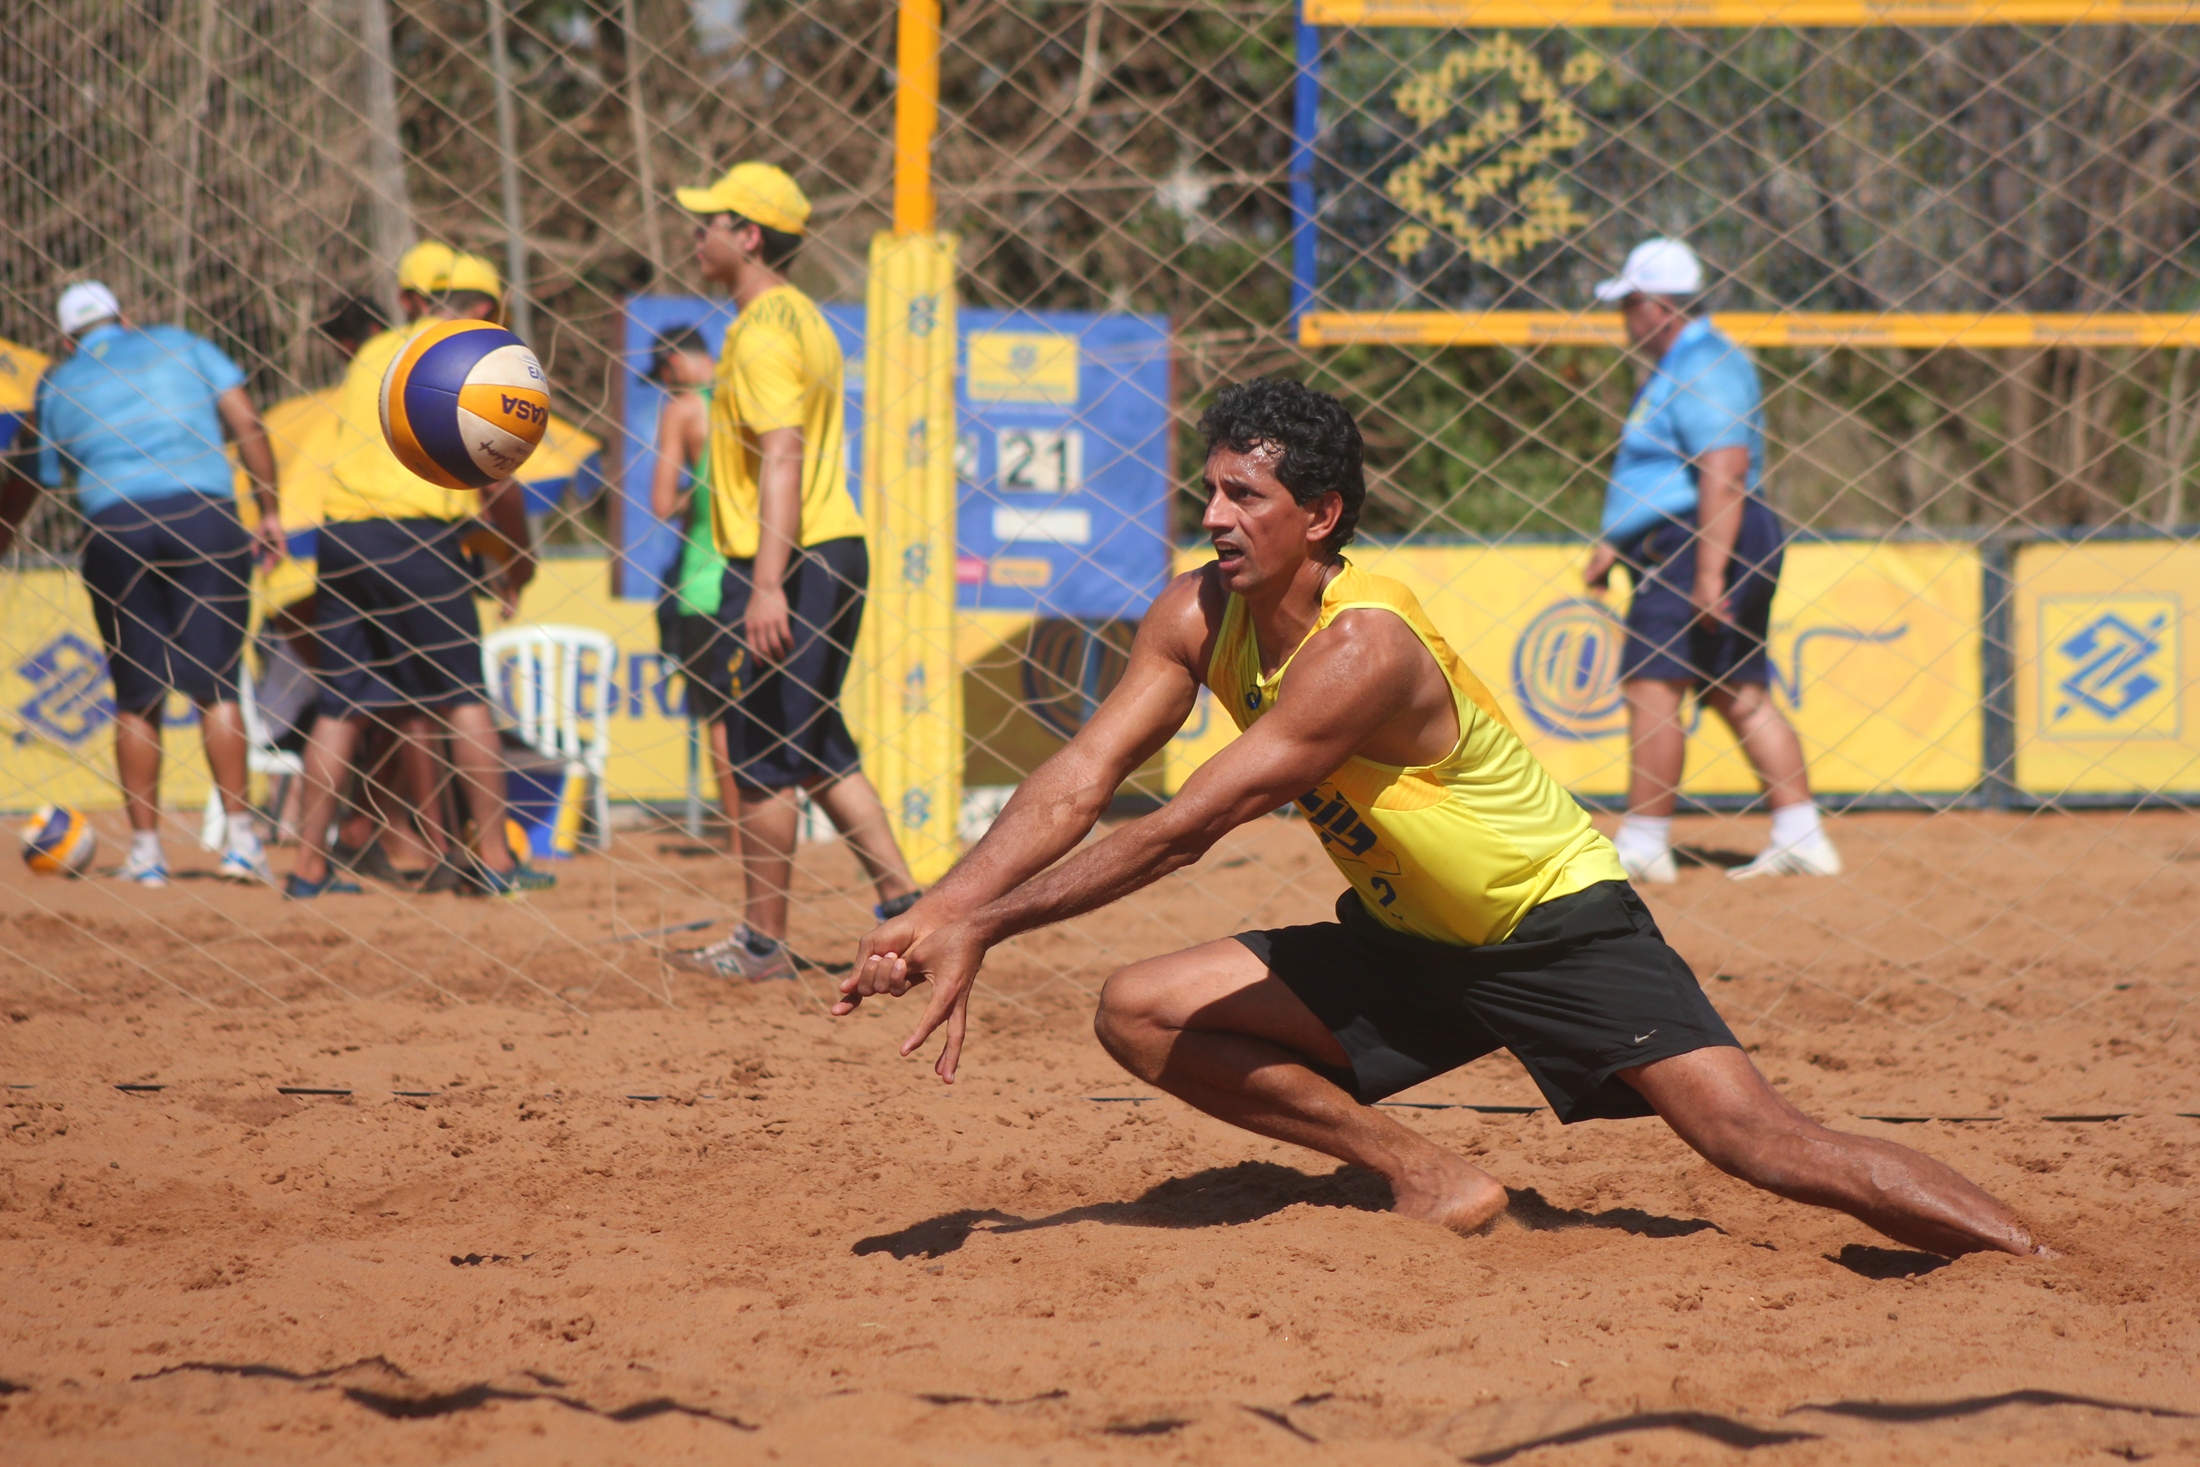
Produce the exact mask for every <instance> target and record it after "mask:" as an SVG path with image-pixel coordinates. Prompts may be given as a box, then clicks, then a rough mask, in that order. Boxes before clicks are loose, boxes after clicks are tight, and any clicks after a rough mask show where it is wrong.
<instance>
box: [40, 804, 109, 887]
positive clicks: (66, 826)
mask: <svg viewBox="0 0 2200 1467" xmlns="http://www.w3.org/2000/svg"><path fill="white" fill-rule="evenodd" d="M98 850H99V832H97V831H95V830H93V829H92V822H91V821H89V820H87V819H85V818H84V812H83V811H81V810H71V809H67V808H66V807H64V806H61V805H47V806H44V807H43V808H41V809H40V810H39V812H38V813H37V814H36V815H33V816H32V817H31V818H30V819H29V820H27V821H25V822H24V824H23V864H24V865H26V866H28V867H30V868H31V869H32V870H33V871H37V872H40V873H41V874H44V875H51V876H81V875H83V874H84V871H85V869H86V868H87V867H89V866H90V865H91V864H92V857H93V856H94V855H95V854H96V853H97V852H98Z"/></svg>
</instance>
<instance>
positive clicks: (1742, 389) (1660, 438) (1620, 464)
mask: <svg viewBox="0 0 2200 1467" xmlns="http://www.w3.org/2000/svg"><path fill="white" fill-rule="evenodd" d="M1742 446H1746V447H1747V448H1748V449H1749V485H1748V488H1749V492H1750V493H1751V494H1755V493H1757V492H1758V490H1759V486H1760V485H1761V484H1762V483H1763V480H1764V471H1765V414H1764V400H1763V395H1762V394H1761V393H1760V392H1759V391H1758V389H1757V368H1756V366H1755V365H1754V364H1752V363H1751V361H1750V360H1749V353H1748V352H1745V351H1743V350H1742V349H1741V348H1740V347H1738V346H1736V345H1735V344H1734V343H1733V342H1732V341H1731V340H1729V339H1728V338H1727V337H1725V336H1723V335H1721V334H1720V333H1719V330H1718V328H1716V327H1714V326H1713V325H1712V324H1711V322H1710V321H1708V320H1705V319H1701V318H1699V319H1697V320H1694V321H1691V322H1689V323H1688V324H1687V325H1686V326H1684V327H1682V328H1681V333H1680V335H1678V336H1676V337H1674V338H1673V344H1672V345H1671V346H1669V347H1667V348H1666V349H1665V356H1664V357H1663V358H1662V359H1660V361H1659V362H1658V364H1657V366H1656V367H1655V368H1653V369H1652V371H1651V373H1650V380H1649V381H1648V382H1645V383H1644V384H1643V386H1642V391H1641V392H1639V393H1637V394H1636V395H1635V405H1634V408H1633V409H1632V410H1631V411H1629V413H1628V414H1627V426H1626V428H1625V429H1624V430H1623V431H1622V432H1621V433H1620V438H1619V457H1618V458H1617V459H1616V460H1615V461H1614V462H1613V464H1612V482H1611V483H1610V484H1609V485H1607V486H1606V487H1605V490H1604V520H1603V524H1602V525H1601V526H1600V528H1599V529H1598V531H1597V535H1598V538H1599V539H1603V540H1607V541H1610V542H1611V543H1612V544H1615V545H1619V544H1624V543H1625V542H1626V541H1628V540H1630V539H1632V538H1633V537H1635V536H1636V535H1639V534H1641V533H1642V532H1643V531H1644V530H1647V529H1649V528H1650V527H1651V526H1652V525H1654V524H1656V523H1657V522H1658V521H1659V520H1661V519H1663V518H1665V517H1666V516H1667V515H1688V514H1693V513H1694V512H1695V509H1696V470H1695V464H1694V460H1695V459H1696V458H1697V457H1698V456H1700V455H1702V454H1706V453H1709V452H1710V451H1711V450H1712V449H1714V448H1735V447H1742Z"/></svg>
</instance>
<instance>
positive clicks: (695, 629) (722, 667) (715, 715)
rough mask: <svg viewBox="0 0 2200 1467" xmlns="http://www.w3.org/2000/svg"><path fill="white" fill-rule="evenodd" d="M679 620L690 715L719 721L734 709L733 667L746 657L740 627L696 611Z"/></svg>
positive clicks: (695, 717)
mask: <svg viewBox="0 0 2200 1467" xmlns="http://www.w3.org/2000/svg"><path fill="white" fill-rule="evenodd" d="M678 620H679V628H678V632H679V638H680V644H679V645H680V650H679V659H680V676H681V679H682V680H683V681H684V682H685V683H686V685H687V716H688V717H690V718H692V719H694V720H695V721H696V722H697V723H718V722H720V721H722V720H724V719H725V718H726V717H727V716H728V715H730V714H731V713H732V712H733V686H734V669H735V668H736V667H738V666H740V665H741V664H742V663H743V662H744V661H745V660H746V659H745V658H744V656H743V643H742V641H741V637H740V632H739V628H736V627H732V626H728V625H727V624H726V623H725V622H723V621H721V620H719V618H717V617H715V616H706V615H703V614H701V613H699V612H693V611H683V612H681V613H680V614H679V618H678ZM842 675H843V676H845V675H846V674H845V672H843V674H842Z"/></svg>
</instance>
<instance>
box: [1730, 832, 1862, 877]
mask: <svg viewBox="0 0 2200 1467" xmlns="http://www.w3.org/2000/svg"><path fill="white" fill-rule="evenodd" d="M1726 874H1727V875H1728V876H1729V877H1731V878H1733V879H1734V880H1736V881H1755V880H1756V879H1757V878H1758V877H1760V876H1839V875H1840V874H1841V853H1840V852H1839V851H1837V850H1835V849H1834V848H1833V842H1832V841H1830V840H1827V839H1826V837H1825V836H1824V834H1823V833H1821V834H1818V835H1814V836H1812V837H1811V838H1810V839H1809V840H1804V841H1797V842H1796V843H1795V844H1794V845H1792V846H1781V847H1779V848H1778V849H1773V850H1767V851H1765V852H1764V853H1763V854H1762V855H1760V856H1758V857H1757V859H1756V860H1754V861H1751V862H1750V863H1749V864H1748V865H1746V866H1736V867H1734V868H1732V869H1731V870H1729V871H1728V872H1727V873H1726Z"/></svg>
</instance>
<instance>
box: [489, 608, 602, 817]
mask: <svg viewBox="0 0 2200 1467" xmlns="http://www.w3.org/2000/svg"><path fill="white" fill-rule="evenodd" d="M591 654H593V656H594V659H595V667H594V669H593V670H592V672H591V670H590V669H589V668H588V667H587V661H588V659H589V657H590V655H591ZM481 658H482V664H483V666H482V675H483V677H484V679H485V680H486V682H487V683H488V689H489V701H490V703H492V704H493V705H495V706H496V707H497V708H499V709H500V710H502V711H503V712H504V713H505V714H506V715H507V716H508V717H510V718H511V720H512V725H513V728H514V731H515V732H517V733H518V734H519V737H520V741H521V742H522V743H524V744H526V745H527V747H529V748H530V749H533V750H534V751H535V752H536V753H538V754H541V755H543V756H544V757H546V758H550V759H562V760H564V761H565V762H566V763H567V764H568V765H577V766H579V768H580V771H581V772H582V773H585V774H586V775H587V776H588V786H589V800H590V802H591V809H592V810H593V811H594V814H595V817H596V834H595V838H594V840H593V841H592V842H591V845H593V846H594V848H595V849H597V850H599V851H600V850H605V849H608V848H609V847H610V845H611V796H610V792H609V789H608V787H607V785H606V784H605V781H604V774H605V769H606V766H607V765H608V763H609V761H610V758H611V705H612V700H613V699H614V698H616V697H617V696H618V680H617V677H616V674H617V672H618V666H619V649H618V647H617V645H616V644H615V643H613V642H612V640H611V638H610V637H609V636H608V635H607V634H606V633H603V632H599V631H596V630H595V629H594V628H592V627H567V626H553V625H549V624H543V625H539V626H525V627H507V628H505V629H504V630H503V631H500V632H492V633H491V634H490V635H489V636H488V637H487V638H485V639H484V640H483V642H482V644H481Z"/></svg>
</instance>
